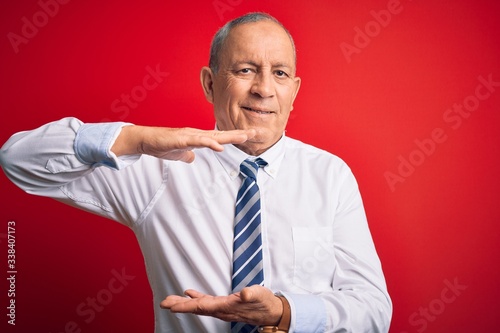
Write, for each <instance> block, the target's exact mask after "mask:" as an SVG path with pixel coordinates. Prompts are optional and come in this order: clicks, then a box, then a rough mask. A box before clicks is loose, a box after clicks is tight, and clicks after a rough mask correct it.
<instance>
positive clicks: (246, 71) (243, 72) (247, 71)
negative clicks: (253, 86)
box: [238, 68, 252, 74]
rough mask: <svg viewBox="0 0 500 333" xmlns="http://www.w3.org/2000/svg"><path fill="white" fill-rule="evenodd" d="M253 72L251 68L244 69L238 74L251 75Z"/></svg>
mask: <svg viewBox="0 0 500 333" xmlns="http://www.w3.org/2000/svg"><path fill="white" fill-rule="evenodd" d="M251 72H252V70H251V69H250V68H243V69H240V70H239V71H238V73H241V74H249V73H251Z"/></svg>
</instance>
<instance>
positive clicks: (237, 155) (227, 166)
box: [213, 133, 286, 180]
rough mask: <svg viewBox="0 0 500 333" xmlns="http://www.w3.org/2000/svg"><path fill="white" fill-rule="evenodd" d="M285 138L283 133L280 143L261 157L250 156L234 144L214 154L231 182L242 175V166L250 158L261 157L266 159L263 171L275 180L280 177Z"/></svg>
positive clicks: (225, 146)
mask: <svg viewBox="0 0 500 333" xmlns="http://www.w3.org/2000/svg"><path fill="white" fill-rule="evenodd" d="M285 138H286V137H285V133H283V135H282V136H281V138H280V139H279V140H278V142H276V143H275V144H274V145H273V146H272V147H271V148H269V149H268V150H266V151H265V152H264V153H262V154H261V155H259V156H250V155H248V154H247V153H245V152H244V151H242V150H240V149H238V148H236V146H234V145H232V144H228V145H224V150H223V151H222V152H215V151H213V153H214V155H215V157H216V158H217V160H218V161H219V162H220V164H221V165H222V167H223V168H224V170H225V171H226V172H227V174H228V175H229V177H230V178H231V180H233V179H235V178H236V177H238V175H239V174H240V164H241V162H243V161H244V160H245V159H247V158H248V157H255V158H257V157H260V158H262V159H264V160H265V161H266V162H267V165H266V166H265V167H264V168H263V169H264V171H265V172H266V173H267V174H268V175H269V176H270V177H271V178H273V179H274V178H276V176H277V175H278V171H279V168H280V165H281V161H282V160H283V156H284V155H285V141H286V140H285Z"/></svg>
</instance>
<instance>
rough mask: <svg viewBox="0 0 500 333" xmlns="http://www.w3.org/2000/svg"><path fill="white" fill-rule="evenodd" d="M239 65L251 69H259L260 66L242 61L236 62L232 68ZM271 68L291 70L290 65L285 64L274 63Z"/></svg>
mask: <svg viewBox="0 0 500 333" xmlns="http://www.w3.org/2000/svg"><path fill="white" fill-rule="evenodd" d="M239 65H250V66H253V67H257V68H258V67H261V66H260V65H258V64H257V63H255V62H253V61H251V60H243V61H238V62H235V63H234V65H233V66H239ZM272 67H273V68H288V69H293V67H292V66H290V65H287V64H285V63H281V62H280V63H276V64H272Z"/></svg>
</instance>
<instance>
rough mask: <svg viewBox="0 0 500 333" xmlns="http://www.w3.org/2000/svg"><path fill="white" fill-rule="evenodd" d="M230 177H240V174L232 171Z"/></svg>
mask: <svg viewBox="0 0 500 333" xmlns="http://www.w3.org/2000/svg"><path fill="white" fill-rule="evenodd" d="M230 175H231V177H236V176H237V175H238V172H236V171H234V170H233V171H231V173H230Z"/></svg>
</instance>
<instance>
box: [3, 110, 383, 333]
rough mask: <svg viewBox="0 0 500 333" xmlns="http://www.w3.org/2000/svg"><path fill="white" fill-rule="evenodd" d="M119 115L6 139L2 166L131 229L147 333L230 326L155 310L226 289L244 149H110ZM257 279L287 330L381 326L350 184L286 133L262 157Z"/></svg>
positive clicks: (344, 173) (17, 179)
mask: <svg viewBox="0 0 500 333" xmlns="http://www.w3.org/2000/svg"><path fill="white" fill-rule="evenodd" d="M125 125H127V124H124V123H107V124H83V123H82V122H81V121H80V120H78V119H76V118H64V119H61V120H59V121H56V122H52V123H49V124H46V125H44V126H42V127H40V128H38V129H36V130H32V131H26V132H20V133H17V134H15V135H13V136H12V137H11V138H10V139H9V140H8V141H7V142H6V143H5V144H4V146H3V147H2V149H1V152H0V163H1V165H2V167H3V169H4V171H5V173H6V174H7V176H8V177H9V178H10V179H11V180H12V181H13V182H14V183H16V184H17V185H18V186H19V187H21V188H23V189H24V190H25V191H26V192H28V193H32V194H37V195H42V196H48V197H52V198H55V199H57V200H60V201H63V202H65V203H67V204H69V205H72V206H75V207H78V208H80V209H84V210H87V211H89V212H92V213H95V214H99V215H102V216H105V217H108V218H110V219H113V220H116V221H118V222H120V223H122V224H124V225H126V226H128V227H130V228H131V229H132V230H133V232H134V233H135V235H136V237H137V239H138V241H139V244H140V247H141V250H142V252H143V254H144V258H145V264H146V271H147V274H148V277H149V281H150V284H151V288H152V290H153V294H154V312H155V321H156V324H155V327H156V329H155V332H157V333H160V332H193V333H195V332H207V333H215V332H217V333H218V332H229V331H230V325H229V323H226V322H223V321H221V320H218V319H215V318H211V317H205V316H196V315H192V314H173V313H170V311H168V310H162V309H160V307H159V304H160V302H161V301H162V300H163V299H164V298H165V297H166V296H167V295H171V294H177V295H182V294H183V292H184V290H186V289H196V290H198V291H201V292H203V293H206V294H211V295H228V294H229V293H231V266H232V243H233V219H234V203H235V199H236V194H237V191H238V188H239V187H240V185H241V182H242V179H241V177H240V176H239V165H240V163H241V162H242V161H243V160H244V159H245V158H247V157H248V156H247V155H246V154H245V153H244V152H243V151H241V150H239V149H237V148H236V147H234V146H233V145H225V146H224V151H223V152H220V153H218V152H214V151H212V150H210V149H197V150H196V151H195V153H196V158H195V161H194V162H193V163H191V164H186V163H183V162H179V161H168V160H162V159H157V158H154V157H152V156H148V155H142V156H139V155H137V156H125V157H120V158H117V157H116V156H114V154H113V153H111V151H110V147H111V146H112V144H113V143H114V140H115V138H116V137H117V136H118V134H119V133H120V130H121V127H122V126H125ZM260 157H261V158H263V159H264V160H266V161H267V162H268V165H267V166H266V167H265V168H263V169H260V170H259V172H258V177H257V178H258V179H257V183H258V185H259V188H260V192H261V204H262V236H263V248H264V251H263V256H264V280H265V283H264V284H265V286H266V287H268V288H270V289H271V290H272V291H273V292H276V293H280V294H282V295H284V296H285V297H287V299H288V300H289V302H290V304H291V308H292V322H291V329H290V332H298V333H300V332H356V333H359V332H387V331H388V329H389V323H390V319H391V315H392V304H391V300H390V297H389V295H388V293H387V288H386V284H385V279H384V276H383V272H382V269H381V264H380V261H379V258H378V256H377V253H376V250H375V247H374V244H373V241H372V237H371V235H370V231H369V227H368V224H367V221H366V216H365V212H364V208H363V203H362V199H361V196H360V193H359V190H358V186H357V183H356V180H355V178H354V176H353V175H352V173H351V171H350V169H349V167H348V166H347V165H346V164H345V163H344V162H343V161H342V160H341V159H339V158H338V157H336V156H334V155H332V154H330V153H328V152H326V151H324V150H320V149H318V148H315V147H312V146H310V145H307V144H304V143H302V142H300V141H297V140H294V139H291V138H288V137H286V136H284V135H283V137H282V138H281V140H280V141H279V142H278V143H276V144H275V145H274V146H273V147H272V148H270V149H269V150H267V151H266V152H265V153H263V154H262V155H261V156H260Z"/></svg>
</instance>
